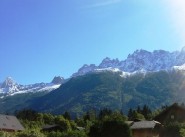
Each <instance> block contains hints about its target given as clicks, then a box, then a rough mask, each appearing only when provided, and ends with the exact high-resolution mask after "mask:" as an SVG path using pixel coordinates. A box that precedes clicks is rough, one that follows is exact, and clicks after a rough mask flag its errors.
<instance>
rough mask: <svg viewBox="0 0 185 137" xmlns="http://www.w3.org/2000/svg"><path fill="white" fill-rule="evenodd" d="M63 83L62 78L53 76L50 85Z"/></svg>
mask: <svg viewBox="0 0 185 137" xmlns="http://www.w3.org/2000/svg"><path fill="white" fill-rule="evenodd" d="M63 82H64V78H63V77H61V76H55V77H54V78H53V80H52V82H51V83H53V84H62V83H63Z"/></svg>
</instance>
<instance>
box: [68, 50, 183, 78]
mask: <svg viewBox="0 0 185 137" xmlns="http://www.w3.org/2000/svg"><path fill="white" fill-rule="evenodd" d="M183 64H185V47H184V48H182V50H181V51H174V52H168V51H164V50H155V51H153V52H149V51H146V50H142V49H141V50H136V51H135V52H134V53H133V54H129V55H128V57H127V59H125V60H122V61H119V60H118V59H110V58H108V57H106V58H105V59H103V61H102V62H101V63H100V64H99V65H98V66H96V65H94V64H91V65H84V66H83V67H81V68H80V69H79V70H78V72H76V73H74V74H73V75H72V77H75V76H79V75H84V74H86V73H90V72H97V71H98V72H99V71H100V70H102V71H105V70H108V71H111V70H113V71H114V70H115V69H118V70H120V71H122V72H123V73H124V74H125V73H126V74H127V75H128V74H130V73H137V72H142V73H143V72H156V71H160V70H171V69H177V68H178V70H179V69H180V68H184V67H180V66H182V65H183ZM174 66H176V67H174ZM177 66H179V67H177Z"/></svg>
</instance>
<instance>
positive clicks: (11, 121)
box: [0, 114, 24, 131]
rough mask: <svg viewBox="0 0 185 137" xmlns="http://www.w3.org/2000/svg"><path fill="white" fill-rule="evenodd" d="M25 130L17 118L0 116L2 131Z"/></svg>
mask: <svg viewBox="0 0 185 137" xmlns="http://www.w3.org/2000/svg"><path fill="white" fill-rule="evenodd" d="M3 129H4V130H15V131H17V130H18V131H20V130H24V127H23V126H22V125H21V123H20V122H19V120H18V119H17V118H16V117H15V116H9V115H1V114H0V130H3Z"/></svg>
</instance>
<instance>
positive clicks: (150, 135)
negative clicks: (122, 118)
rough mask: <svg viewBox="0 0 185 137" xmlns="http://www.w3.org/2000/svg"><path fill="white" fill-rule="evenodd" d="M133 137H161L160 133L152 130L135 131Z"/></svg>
mask: <svg viewBox="0 0 185 137" xmlns="http://www.w3.org/2000/svg"><path fill="white" fill-rule="evenodd" d="M132 136H133V137H159V133H157V132H155V131H153V130H152V129H133V130H132Z"/></svg>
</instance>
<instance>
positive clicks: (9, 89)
mask: <svg viewBox="0 0 185 137" xmlns="http://www.w3.org/2000/svg"><path fill="white" fill-rule="evenodd" d="M64 81H65V80H64V78H62V77H60V76H57V77H54V78H53V80H52V82H51V83H43V82H42V83H36V84H30V85H21V84H18V83H17V82H15V81H14V80H13V78H11V77H7V78H6V79H5V81H4V82H2V83H1V84H0V95H1V97H4V96H9V95H15V94H22V93H30V92H33V93H34V92H43V91H47V92H49V91H52V90H55V89H57V88H59V86H60V85H61V84H63V82H64Z"/></svg>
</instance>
